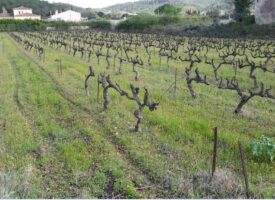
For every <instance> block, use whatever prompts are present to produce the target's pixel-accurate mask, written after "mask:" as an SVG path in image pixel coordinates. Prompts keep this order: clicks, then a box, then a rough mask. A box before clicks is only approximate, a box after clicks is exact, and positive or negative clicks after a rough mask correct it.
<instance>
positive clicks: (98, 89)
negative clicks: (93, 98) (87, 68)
mask: <svg viewBox="0 0 275 200" xmlns="http://www.w3.org/2000/svg"><path fill="white" fill-rule="evenodd" d="M99 86H100V85H99V75H98V78H97V103H99V92H100V88H99Z"/></svg>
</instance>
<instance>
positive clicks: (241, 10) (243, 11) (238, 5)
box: [234, 0, 253, 22]
mask: <svg viewBox="0 0 275 200" xmlns="http://www.w3.org/2000/svg"><path fill="white" fill-rule="evenodd" d="M252 3H253V1H252V0H234V5H235V19H236V20H237V21H238V22H242V21H243V20H244V19H245V18H246V17H248V16H249V15H250V6H251V5H252Z"/></svg>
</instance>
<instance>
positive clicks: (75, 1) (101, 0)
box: [48, 0, 136, 8]
mask: <svg viewBox="0 0 275 200" xmlns="http://www.w3.org/2000/svg"><path fill="white" fill-rule="evenodd" d="M48 1H49V2H61V3H69V4H72V5H76V6H79V7H83V8H103V7H106V6H110V5H114V4H118V3H125V2H134V1H136V0H48Z"/></svg>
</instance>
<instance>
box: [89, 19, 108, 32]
mask: <svg viewBox="0 0 275 200" xmlns="http://www.w3.org/2000/svg"><path fill="white" fill-rule="evenodd" d="M85 24H86V25H87V26H89V27H90V29H101V30H110V29H111V23H110V21H107V20H94V21H89V22H87V23H85Z"/></svg>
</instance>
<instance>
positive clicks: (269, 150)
mask: <svg viewBox="0 0 275 200" xmlns="http://www.w3.org/2000/svg"><path fill="white" fill-rule="evenodd" d="M251 149H252V154H253V157H254V158H255V159H256V160H257V161H259V162H269V163H272V162H273V159H274V156H275V142H274V141H273V140H272V139H271V138H268V137H266V136H262V137H261V140H260V141H253V142H251Z"/></svg>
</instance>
